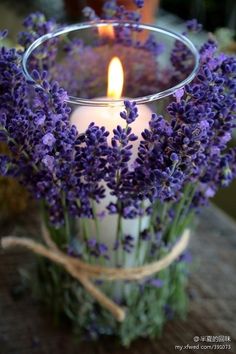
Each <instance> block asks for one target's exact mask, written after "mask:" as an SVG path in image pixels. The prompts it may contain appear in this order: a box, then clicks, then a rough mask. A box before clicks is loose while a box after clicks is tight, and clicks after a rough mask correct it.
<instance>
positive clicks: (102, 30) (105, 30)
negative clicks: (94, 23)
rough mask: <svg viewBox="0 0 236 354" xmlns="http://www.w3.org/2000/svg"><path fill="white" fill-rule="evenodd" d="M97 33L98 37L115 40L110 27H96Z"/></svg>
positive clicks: (112, 29)
mask: <svg viewBox="0 0 236 354" xmlns="http://www.w3.org/2000/svg"><path fill="white" fill-rule="evenodd" d="M98 33H99V36H100V37H106V38H110V39H114V38H115V32H114V28H113V26H112V25H107V26H102V27H98Z"/></svg>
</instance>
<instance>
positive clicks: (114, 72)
mask: <svg viewBox="0 0 236 354" xmlns="http://www.w3.org/2000/svg"><path fill="white" fill-rule="evenodd" d="M123 86H124V70H123V67H122V64H121V61H120V59H119V58H118V57H114V58H112V60H111V61H110V64H109V66H108V86H107V96H108V97H109V98H113V99H115V100H117V99H119V98H121V96H122V91H123Z"/></svg>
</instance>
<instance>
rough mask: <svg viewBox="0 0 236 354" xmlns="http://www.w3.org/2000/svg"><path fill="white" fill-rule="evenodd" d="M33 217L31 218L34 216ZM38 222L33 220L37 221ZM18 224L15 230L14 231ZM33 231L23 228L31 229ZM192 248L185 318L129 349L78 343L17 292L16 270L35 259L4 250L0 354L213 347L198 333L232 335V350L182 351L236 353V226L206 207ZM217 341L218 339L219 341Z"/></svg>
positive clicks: (0, 258)
mask: <svg viewBox="0 0 236 354" xmlns="http://www.w3.org/2000/svg"><path fill="white" fill-rule="evenodd" d="M31 221H32V220H31ZM33 224H34V223H33ZM16 228H17V230H16ZM30 228H32V222H31V226H29V229H27V227H26V230H22V229H21V232H24V233H29V232H30ZM10 230H11V231H12V232H18V231H19V227H16V225H13V223H12V225H10V226H9V225H3V226H2V227H1V230H0V234H1V235H3V234H5V233H6V232H9V231H10ZM190 248H191V250H192V254H193V268H194V270H193V273H192V275H191V280H190V291H191V294H192V296H191V301H190V308H189V313H188V317H187V319H186V320H185V321H177V320H174V321H171V322H169V323H167V325H166V326H165V328H164V332H163V336H162V338H161V339H156V340H155V341H149V340H144V339H140V340H137V341H136V342H134V343H133V344H132V345H131V346H130V348H128V349H125V348H122V347H119V346H117V345H115V344H114V340H112V339H107V340H101V341H99V342H95V343H80V344H79V343H77V342H76V341H75V339H74V338H73V335H72V334H71V333H70V329H69V328H66V327H65V326H64V327H63V326H61V327H57V326H55V324H54V323H53V320H52V319H51V317H50V314H48V313H46V312H45V310H44V308H42V307H41V306H40V305H39V304H38V303H36V302H35V301H34V300H32V298H31V296H30V294H25V295H23V296H22V297H16V296H14V295H13V294H14V291H15V289H16V288H17V285H18V284H19V283H20V277H19V274H18V271H17V270H18V268H19V267H23V266H25V265H27V264H29V263H30V262H32V255H30V254H29V253H27V252H25V251H23V250H16V249H14V250H11V251H8V252H4V253H3V252H2V251H1V254H0V353H1V354H80V353H81V354H108V353H109V354H121V353H122V354H128V353H129V354H146V353H147V354H152V353H158V354H169V353H176V352H179V350H178V349H176V348H175V346H176V345H178V346H182V345H183V346H186V345H187V344H189V345H197V344H198V343H199V344H200V346H201V345H209V344H212V343H208V342H201V341H200V342H194V340H193V338H194V337H196V336H198V337H199V338H201V336H219V335H224V336H230V339H231V341H230V342H228V343H225V344H230V345H231V347H232V349H231V350H226V349H218V350H214V349H185V350H184V349H183V350H182V351H181V352H183V353H206V354H209V353H217V352H219V353H224V354H225V353H236V320H235V317H236V300H235V299H236V275H235V273H236V257H235V251H236V224H235V223H234V222H233V221H232V220H231V219H230V218H228V217H227V216H226V215H225V214H223V213H222V212H221V211H220V210H218V209H216V208H215V207H211V208H209V209H206V210H204V212H203V213H202V215H201V216H200V219H199V224H198V227H197V230H196V232H195V234H194V235H193V237H192V239H191V244H190ZM216 344H217V343H216Z"/></svg>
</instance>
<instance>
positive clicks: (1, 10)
mask: <svg viewBox="0 0 236 354" xmlns="http://www.w3.org/2000/svg"><path fill="white" fill-rule="evenodd" d="M118 2H119V3H120V4H125V5H126V6H127V7H128V8H130V9H131V8H132V7H133V1H132V0H118ZM103 3H104V1H103V0H50V1H47V0H35V1H32V0H22V1H19V0H1V1H0V29H4V28H7V29H9V39H8V43H6V44H7V45H9V46H11V45H15V44H16V39H17V33H18V32H19V31H20V30H21V29H22V20H23V18H24V17H25V16H26V15H28V14H29V13H30V12H33V11H41V12H43V13H45V15H46V16H47V17H53V18H55V19H56V20H57V21H58V22H60V23H61V24H63V23H71V22H80V21H82V20H83V16H82V9H83V7H85V6H87V5H89V6H92V7H93V8H94V9H95V10H96V12H97V13H98V14H99V13H100V11H101V8H102V5H103ZM191 18H197V19H198V21H199V22H200V23H202V24H203V27H204V29H205V32H203V33H202V34H199V36H198V38H197V43H196V44H197V45H200V44H201V43H202V42H203V41H204V39H205V38H206V37H207V32H211V33H212V34H213V35H214V36H216V37H217V39H218V41H219V45H220V49H221V50H223V51H225V52H228V53H232V54H233V55H236V35H235V34H236V0H224V1H219V0H191V1H189V0H179V1H176V0H145V9H144V10H143V12H142V20H143V22H149V23H156V24H158V25H159V26H162V27H168V28H169V29H173V30H175V31H177V32H182V31H183V29H184V21H185V20H186V19H191ZM235 140H236V133H235ZM4 148H5V147H4V146H0V152H1V149H4ZM12 191H13V192H12ZM6 200H7V202H6ZM3 201H4V203H3ZM213 201H214V203H216V204H217V205H218V206H219V207H220V208H222V209H223V210H225V211H226V212H227V213H228V214H229V215H231V216H232V217H234V218H235V219H236V181H235V182H234V183H233V184H232V185H231V186H230V187H229V188H226V189H223V190H221V191H220V192H219V193H218V195H217V196H216V197H215V198H214V200H213ZM26 207H27V196H26V195H25V193H24V192H23V191H22V189H21V188H20V187H19V186H17V185H15V183H14V182H12V181H10V182H9V181H6V180H5V179H3V178H0V213H1V214H2V215H10V213H14V214H20V213H21V212H22V210H24V209H25V208H26ZM1 209H2V210H1Z"/></svg>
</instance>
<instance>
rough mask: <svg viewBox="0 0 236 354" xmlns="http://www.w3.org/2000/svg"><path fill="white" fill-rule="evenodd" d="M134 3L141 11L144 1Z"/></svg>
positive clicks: (135, 0)
mask: <svg viewBox="0 0 236 354" xmlns="http://www.w3.org/2000/svg"><path fill="white" fill-rule="evenodd" d="M134 3H135V5H136V6H137V7H138V8H140V9H141V8H142V7H143V6H144V0H134Z"/></svg>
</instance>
